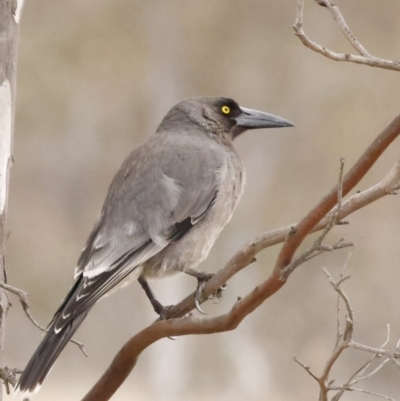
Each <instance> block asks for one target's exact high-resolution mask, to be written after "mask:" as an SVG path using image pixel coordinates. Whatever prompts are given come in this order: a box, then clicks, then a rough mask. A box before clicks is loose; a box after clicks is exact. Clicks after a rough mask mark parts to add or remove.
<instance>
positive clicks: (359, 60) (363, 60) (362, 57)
mask: <svg viewBox="0 0 400 401" xmlns="http://www.w3.org/2000/svg"><path fill="white" fill-rule="evenodd" d="M316 2H317V3H318V4H319V5H322V6H324V7H326V8H327V9H328V10H329V11H330V13H331V15H332V17H333V18H334V19H335V21H336V22H337V23H338V25H339V28H340V29H341V31H342V32H343V34H344V35H345V37H346V39H347V40H348V41H349V42H350V44H351V45H352V46H353V48H354V49H355V50H356V51H357V53H359V54H350V53H337V52H334V51H332V50H330V49H328V48H326V47H325V46H321V45H319V44H318V43H316V42H314V41H313V40H311V39H310V38H309V37H308V36H307V35H306V34H305V32H304V29H303V21H304V0H297V11H296V22H295V24H294V25H293V29H294V31H295V34H296V36H298V38H299V39H300V40H301V42H302V43H303V44H304V46H306V47H308V48H309V49H311V50H313V51H315V52H317V53H320V54H322V55H324V56H325V57H328V58H330V59H331V60H335V61H349V62H352V63H356V64H364V65H369V66H370V67H378V68H384V69H386V70H394V71H400V62H399V61H396V60H387V59H383V58H379V57H375V56H373V55H371V54H370V53H368V51H367V50H366V49H365V47H364V46H363V45H362V44H361V43H360V41H359V40H358V39H357V38H356V36H355V35H354V34H353V32H352V31H351V30H350V28H349V26H348V25H347V23H346V21H345V19H344V17H343V15H342V13H341V12H340V10H339V7H338V6H337V5H336V4H334V3H333V2H332V1H331V0H316Z"/></svg>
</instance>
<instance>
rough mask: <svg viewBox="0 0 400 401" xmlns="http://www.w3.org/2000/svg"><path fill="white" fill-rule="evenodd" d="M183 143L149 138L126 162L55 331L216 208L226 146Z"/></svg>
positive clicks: (81, 258) (100, 218)
mask: <svg viewBox="0 0 400 401" xmlns="http://www.w3.org/2000/svg"><path fill="white" fill-rule="evenodd" d="M189 142H190V141H189ZM179 143H180V142H179V141H176V140H173V139H172V138H170V137H169V136H167V137H166V138H164V139H163V138H157V137H156V138H155V136H153V137H150V138H149V139H148V140H147V141H146V142H144V143H143V144H142V145H141V146H139V147H138V148H136V149H135V150H134V151H133V152H132V153H131V155H130V156H129V157H128V158H127V159H126V160H125V162H124V163H123V165H122V167H121V169H120V170H119V172H118V173H117V175H116V177H115V178H114V180H113V182H112V184H111V186H110V189H109V193H108V195H107V198H106V201H105V203H104V207H103V210H102V213H101V215H100V217H99V219H98V221H97V223H96V224H95V227H94V229H93V232H92V233H91V235H90V237H89V239H88V241H87V244H86V247H85V249H84V250H83V252H82V254H81V257H80V258H79V261H78V266H77V269H76V273H75V277H76V282H75V283H74V285H73V287H72V288H71V290H70V292H69V294H68V296H67V297H66V299H65V300H64V302H63V303H62V305H61V306H60V308H59V310H58V311H57V313H56V315H55V316H54V318H53V320H52V323H55V330H56V331H59V330H61V329H62V328H63V327H64V326H65V325H66V324H67V323H68V322H69V321H71V320H72V319H73V318H74V317H76V316H77V315H79V314H80V313H83V312H84V311H86V310H87V309H88V308H90V307H91V306H92V305H93V304H94V303H95V302H96V301H97V300H98V299H99V298H100V297H101V296H103V295H104V294H105V293H106V292H107V291H109V290H110V289H111V288H112V287H114V286H115V285H116V284H118V283H119V282H120V281H121V280H123V279H124V278H125V277H126V276H127V275H128V274H129V273H130V272H132V271H133V270H134V269H135V268H136V267H138V266H140V265H141V264H143V263H144V262H145V261H146V260H148V259H149V258H151V257H152V256H154V255H156V254H157V253H158V252H160V251H161V250H162V249H164V248H165V247H166V246H168V245H169V244H170V243H171V242H174V241H177V240H179V239H180V238H182V236H183V235H185V234H186V232H187V231H188V230H190V229H191V227H192V226H193V225H195V224H196V223H197V222H198V221H199V220H201V218H203V217H204V216H205V215H206V214H207V213H208V212H209V210H210V209H211V208H212V205H213V203H214V201H215V199H216V196H217V193H218V187H219V182H220V174H219V171H220V169H221V167H222V166H223V157H222V155H221V149H220V148H218V146H216V145H215V146H214V145H211V148H207V147H204V144H201V143H200V144H198V143H197V142H196V141H193V143H187V141H186V143H185V144H181V145H179ZM52 323H51V324H52Z"/></svg>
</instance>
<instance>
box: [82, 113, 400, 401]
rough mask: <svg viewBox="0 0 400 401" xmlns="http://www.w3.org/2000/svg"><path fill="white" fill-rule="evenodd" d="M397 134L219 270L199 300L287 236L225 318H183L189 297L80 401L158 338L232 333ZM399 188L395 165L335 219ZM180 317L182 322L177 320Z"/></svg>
mask: <svg viewBox="0 0 400 401" xmlns="http://www.w3.org/2000/svg"><path fill="white" fill-rule="evenodd" d="M399 134H400V115H399V116H397V117H396V118H395V119H394V120H393V121H392V123H391V124H390V125H389V126H388V127H387V128H385V130H384V131H383V132H382V133H381V134H380V135H379V136H378V137H377V138H376V139H375V141H374V142H373V143H372V144H371V145H370V146H369V147H368V149H367V150H366V151H365V152H364V154H363V155H362V156H361V157H360V158H359V160H358V161H357V162H356V164H355V165H354V166H353V167H352V169H351V170H350V171H349V172H348V173H347V174H346V175H345V176H344V177H343V179H342V180H340V182H339V183H338V185H336V186H335V187H334V188H333V189H332V190H331V191H330V192H329V193H328V194H327V195H326V196H325V197H324V198H323V199H322V200H321V201H320V202H319V203H318V204H317V205H316V206H315V207H314V208H313V209H312V210H311V211H310V212H309V213H308V214H307V215H306V216H305V217H304V218H303V219H302V220H301V221H300V223H298V224H297V225H295V226H292V227H290V229H288V228H283V229H279V230H276V231H272V232H270V233H265V234H262V235H261V236H259V237H257V238H256V239H255V240H254V241H253V242H251V243H249V244H247V245H245V246H244V247H243V248H242V249H241V250H239V251H238V252H237V253H236V255H235V256H234V257H233V258H232V259H231V260H230V261H229V262H228V263H227V264H226V265H225V267H224V268H223V269H221V270H220V271H219V272H218V273H217V274H216V275H215V276H213V277H212V278H211V279H210V281H209V282H208V283H207V285H206V287H205V289H204V295H205V296H209V295H211V294H213V293H214V292H216V291H217V290H218V288H219V287H221V286H222V285H223V284H225V283H226V282H227V281H228V279H229V278H231V277H232V276H233V275H235V274H236V273H237V272H238V271H240V270H242V269H243V268H245V267H246V266H248V265H249V264H250V263H251V262H252V261H253V259H254V257H255V256H256V254H257V253H258V252H260V251H261V250H263V249H265V248H266V247H269V246H271V245H274V244H277V243H279V242H282V240H283V239H284V238H285V235H286V234H287V235H286V240H285V242H284V244H283V246H282V249H281V251H280V254H279V256H278V258H277V261H276V264H275V267H274V269H273V271H272V273H271V275H270V276H269V277H268V278H267V280H266V281H264V282H263V283H261V284H260V285H259V286H257V287H256V288H254V289H253V290H252V291H251V292H250V293H249V294H247V295H246V296H245V297H244V298H242V299H240V300H238V301H237V302H236V303H235V305H234V306H233V307H232V309H231V310H230V311H229V312H228V313H226V314H224V315H221V316H216V317H194V316H190V315H187V314H188V313H189V312H190V311H191V310H192V309H193V308H194V294H191V295H189V296H188V297H186V298H185V299H184V300H182V301H181V302H180V303H179V304H178V305H176V306H174V307H173V308H171V309H170V310H169V316H168V317H169V318H170V319H169V320H163V321H156V322H155V323H153V324H152V325H150V326H148V327H146V328H145V329H144V330H142V331H140V332H139V333H137V334H136V335H135V336H133V337H132V338H131V339H130V340H129V341H128V342H127V343H126V344H125V345H124V346H123V348H122V349H121V350H120V351H119V352H118V354H117V355H116V356H115V358H114V360H113V362H112V363H111V365H110V366H109V368H108V369H107V371H106V372H105V373H104V375H103V376H102V377H101V378H100V380H99V381H98V382H97V383H96V384H95V386H94V387H93V388H92V389H91V390H90V392H89V393H88V394H87V395H86V396H85V397H84V398H83V401H105V400H109V399H110V397H111V396H112V395H113V394H114V392H115V391H116V390H117V389H118V388H119V386H120V385H121V384H122V383H123V382H124V381H125V379H126V378H127V376H128V375H129V373H130V372H131V371H132V369H133V368H134V366H135V365H136V362H137V360H138V358H139V356H140V354H141V352H142V351H143V350H144V349H146V348H147V347H148V346H150V345H151V344H153V343H154V342H156V341H158V340H159V339H161V338H164V337H172V336H183V335H188V334H211V333H219V332H224V331H229V330H233V329H235V328H236V327H237V326H238V325H239V324H240V323H241V321H242V320H243V319H244V318H245V317H246V316H247V315H249V314H250V313H251V312H253V311H254V310H255V309H256V308H257V307H259V306H260V305H261V304H262V303H263V302H264V301H265V300H266V299H268V298H269V297H270V296H272V295H273V294H275V292H277V291H278V290H279V289H280V288H281V287H282V286H283V285H284V283H285V282H286V280H287V279H288V277H289V276H290V274H291V272H292V271H293V269H290V268H288V266H290V264H291V262H292V261H293V257H294V255H295V252H296V250H297V249H298V247H299V246H300V244H301V243H302V242H303V240H304V238H305V237H306V236H307V235H308V234H310V233H311V232H314V231H317V230H321V229H323V228H324V227H326V226H327V225H328V224H329V222H330V221H331V220H330V216H329V212H330V211H331V210H332V209H333V208H334V206H335V205H336V204H337V202H338V198H341V197H342V196H343V197H344V196H346V195H347V194H348V193H349V192H350V191H351V190H352V189H353V188H354V187H355V186H356V185H357V184H358V182H359V181H360V180H361V179H362V178H363V177H364V175H365V174H366V173H367V172H368V170H369V169H370V168H371V167H372V165H373V164H374V163H375V162H376V160H377V159H378V158H379V156H380V155H381V154H382V153H383V152H384V151H385V150H386V149H387V147H388V146H389V145H390V144H391V143H392V141H393V140H394V139H395V138H396V137H397V136H398V135H399ZM399 183H400V162H397V164H396V165H395V166H394V167H393V169H392V170H391V172H390V173H389V174H388V175H387V176H386V177H385V178H384V179H383V180H382V181H381V182H380V183H378V184H377V185H375V186H374V187H372V188H370V189H369V190H367V191H364V192H362V193H360V194H357V195H354V196H353V197H351V198H350V199H348V200H347V201H343V202H342V207H341V208H340V209H341V212H340V214H339V218H343V217H344V216H347V215H349V214H351V213H352V212H354V211H355V210H358V209H359V208H360V207H363V206H365V205H367V204H368V203H370V202H373V201H374V200H376V199H379V198H380V197H382V196H384V195H387V194H390V193H393V191H395V190H396V189H398V188H399ZM321 249H322V248H321ZM182 316H185V317H184V318H181V319H178V318H179V317H182Z"/></svg>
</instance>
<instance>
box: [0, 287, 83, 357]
mask: <svg viewBox="0 0 400 401" xmlns="http://www.w3.org/2000/svg"><path fill="white" fill-rule="evenodd" d="M0 288H3V289H4V290H6V291H8V292H11V293H13V294H15V295H17V296H18V298H19V302H21V305H22V309H23V310H24V312H25V314H26V316H27V317H28V319H29V320H30V321H31V322H32V323H33V324H34V325H35V326H36V327H37V328H38V329H39V330H41V331H43V332H45V333H47V329H45V328H44V327H42V326H41V325H40V324H39V323H38V322H37V321H36V319H35V318H34V317H33V316H32V314H31V312H30V309H29V302H28V293H26V292H25V291H22V290H20V289H19V288H16V287H13V286H11V285H9V284H5V283H2V282H0ZM70 341H71V343H74V344H76V345H77V346H78V347H79V349H80V350H81V351H82V352H83V354H84V355H85V356H88V354H87V353H86V350H85V345H84V344H82V343H81V342H79V341H76V340H70Z"/></svg>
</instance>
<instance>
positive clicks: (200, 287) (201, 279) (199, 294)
mask: <svg viewBox="0 0 400 401" xmlns="http://www.w3.org/2000/svg"><path fill="white" fill-rule="evenodd" d="M187 273H188V274H190V275H192V276H195V277H196V278H197V288H196V292H195V294H194V304H195V306H196V309H197V310H198V311H199V312H200V313H202V314H203V315H205V314H206V313H205V312H204V311H203V310H202V309H201V307H200V304H201V303H203V302H204V301H206V300H207V299H220V298H221V297H222V291H225V290H226V288H227V286H226V284H224V285H223V286H221V287H220V288H218V290H217V291H216V292H215V293H214V294H211V295H210V296H209V297H207V298H205V297H204V288H205V286H206V284H207V282H208V280H210V278H211V277H213V276H214V274H211V273H206V272H202V271H200V270H195V271H193V270H191V271H190V272H187ZM193 273H194V274H193Z"/></svg>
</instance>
